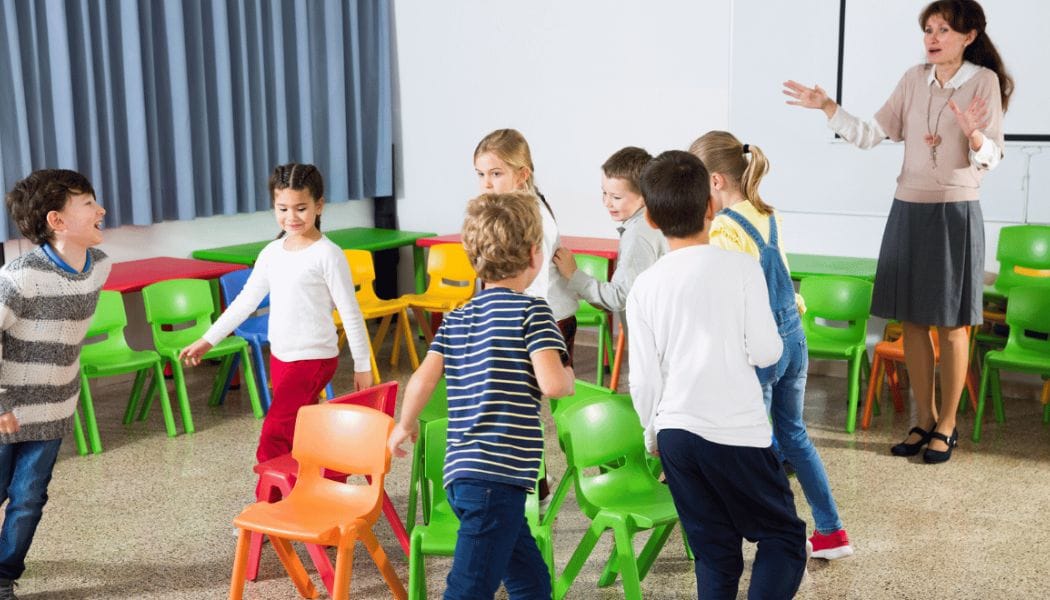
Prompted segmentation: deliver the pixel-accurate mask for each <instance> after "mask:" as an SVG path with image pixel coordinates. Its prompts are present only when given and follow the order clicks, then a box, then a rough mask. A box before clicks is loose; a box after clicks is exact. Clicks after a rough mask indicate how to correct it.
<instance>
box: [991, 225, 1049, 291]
mask: <svg viewBox="0 0 1050 600" xmlns="http://www.w3.org/2000/svg"><path fill="white" fill-rule="evenodd" d="M995 258H996V260H998V261H999V275H998V276H997V277H996V278H995V284H994V286H993V287H995V289H996V290H998V291H1000V292H1003V293H1006V292H1009V291H1010V290H1011V289H1013V288H1015V287H1017V286H1019V285H1050V276H1047V274H1050V225H1012V226H1010V227H1003V228H1002V229H1001V230H999V244H998V245H997V246H996V250H995ZM1033 272H1035V273H1039V274H1037V275H1033V274H1031V273H1033ZM1040 272H1042V273H1040Z"/></svg>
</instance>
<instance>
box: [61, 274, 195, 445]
mask: <svg viewBox="0 0 1050 600" xmlns="http://www.w3.org/2000/svg"><path fill="white" fill-rule="evenodd" d="M127 325H128V317H127V314H126V313H125V312H124V299H123V297H121V295H120V293H119V292H110V291H103V292H102V293H101V294H99V297H98V304H97V305H96V307H95V315H94V316H93V317H92V318H91V324H90V325H88V330H87V334H86V336H85V339H86V340H91V339H92V338H99V337H101V336H105V337H102V339H98V340H96V341H93V342H86V343H85V344H84V346H83V347H82V348H81V350H80V406H81V407H82V408H83V410H84V418H85V420H86V421H87V437H88V441H89V442H90V444H91V452H92V453H94V454H98V453H100V452H102V440H101V438H100V436H99V432H98V422H97V421H96V419H95V403H94V400H93V399H92V396H91V383H90V379H92V378H99V377H109V376H111V375H122V374H124V373H135V383H134V384H132V386H131V395H130V396H129V397H128V407H127V410H126V411H125V412H124V424H125V425H127V424H129V423H131V417H132V415H133V414H134V410H135V407H136V406H137V404H138V402H139V396H140V395H141V394H142V388H143V385H144V384H145V382H146V376H147V375H148V374H149V373H150V371H152V372H153V381H152V382H151V383H150V387H149V391H148V392H147V393H148V394H150V395H152V394H153V393H154V391H155V388H157V387H158V382H162V381H164V371H163V369H162V367H161V363H162V361H161V358H160V355H159V354H157V353H156V352H154V351H152V350H132V349H131V348H130V347H129V346H128V341H127V339H126V338H125V337H124V328H125V327H127ZM159 388H160V395H161V408H162V410H163V412H164V426H165V428H166V429H167V431H168V436H169V437H172V436H174V435H175V419H174V417H173V416H172V413H171V403H170V402H169V400H168V390H167V388H166V387H165V386H163V385H161V386H159ZM74 423H75V426H74V438H75V441H76V446H77V453H78V454H80V455H81V456H83V455H85V454H87V447H86V445H85V444H84V437H83V433H81V434H80V435H79V436H77V435H76V430H80V429H81V428H80V416H79V415H77V417H76V419H75V421H74Z"/></svg>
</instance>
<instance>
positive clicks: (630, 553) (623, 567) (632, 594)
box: [613, 526, 642, 600]
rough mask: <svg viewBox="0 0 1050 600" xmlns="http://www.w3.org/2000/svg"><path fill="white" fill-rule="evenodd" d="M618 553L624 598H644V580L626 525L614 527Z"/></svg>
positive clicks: (630, 599)
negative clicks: (642, 580)
mask: <svg viewBox="0 0 1050 600" xmlns="http://www.w3.org/2000/svg"><path fill="white" fill-rule="evenodd" d="M613 538H614V539H615V540H616V553H617V554H618V555H619V557H620V578H621V580H622V583H623V597H624V600H642V582H641V578H640V577H639V576H638V562H637V561H636V560H635V558H634V548H633V547H632V546H631V534H630V532H629V531H627V527H626V526H620V527H614V528H613Z"/></svg>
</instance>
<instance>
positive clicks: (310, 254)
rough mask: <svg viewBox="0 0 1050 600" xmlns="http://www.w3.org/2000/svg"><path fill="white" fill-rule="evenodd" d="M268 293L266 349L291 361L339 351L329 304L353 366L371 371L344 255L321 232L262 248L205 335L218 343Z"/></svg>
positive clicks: (329, 355)
mask: <svg viewBox="0 0 1050 600" xmlns="http://www.w3.org/2000/svg"><path fill="white" fill-rule="evenodd" d="M266 294H270V315H269V318H270V352H271V353H272V354H273V355H274V356H276V357H277V358H278V359H279V360H282V361H284V362H291V361H297V360H311V359H319V358H332V357H334V356H338V355H339V348H338V346H337V345H336V342H337V341H338V335H337V334H336V329H335V322H334V321H333V320H332V309H333V307H334V308H337V309H339V316H340V317H341V318H342V320H343V328H344V329H345V330H346V337H347V339H348V340H349V344H350V354H351V356H353V359H354V371H357V372H363V371H368V370H371V362H370V360H369V350H368V337H367V330H366V329H365V323H364V320H363V319H362V317H361V308H360V307H359V306H358V305H357V297H356V296H355V293H354V284H353V281H352V280H351V278H350V266H349V265H348V264H347V262H346V255H345V254H343V251H342V249H340V248H339V246H336V245H335V244H334V243H333V242H332V241H331V240H329V239H328V238H327V237H324V236H321V239H319V240H317V241H316V242H314V243H313V244H310V245H309V246H307V247H306V248H303V249H301V250H295V251H290V250H285V249H284V239H277V240H274V241H272V242H270V243H269V244H267V246H266V247H265V248H263V250H262V252H260V253H259V258H258V260H256V261H255V268H254V269H253V271H252V274H251V275H250V276H249V277H248V281H247V282H246V283H245V284H244V289H243V290H242V291H241V293H240V295H238V296H237V298H236V299H235V300H234V301H233V302H232V303H231V304H230V305H229V306H228V307H227V308H226V311H225V312H223V313H222V316H220V317H219V318H218V319H217V320H216V321H215V324H214V325H212V326H211V328H210V329H208V331H207V333H205V334H204V339H205V340H207V341H208V342H209V343H211V344H213V345H214V344H218V343H219V342H221V341H222V339H223V338H224V337H226V336H227V335H229V334H230V332H232V331H233V330H234V329H235V328H236V327H237V326H238V325H240V324H241V323H242V322H244V320H245V319H247V318H248V317H249V316H250V315H251V314H252V312H254V311H255V309H256V308H258V306H259V303H260V302H262V299H263V298H265V297H266Z"/></svg>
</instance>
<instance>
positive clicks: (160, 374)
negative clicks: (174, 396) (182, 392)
mask: <svg viewBox="0 0 1050 600" xmlns="http://www.w3.org/2000/svg"><path fill="white" fill-rule="evenodd" d="M161 362H162V361H159V360H158V361H157V362H155V363H153V381H152V382H150V386H149V391H147V392H146V395H147V397H148V398H149V399H152V398H153V393H154V392H153V390H154V387H156V390H157V392H158V393H160V412H161V414H162V415H163V416H164V430H165V431H167V433H168V437H175V436H176V435H178V433H179V432H178V431H177V430H176V429H175V415H174V413H172V411H171V398H169V397H168V384H167V383H165V382H164V367H163V366H162V364H161Z"/></svg>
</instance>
